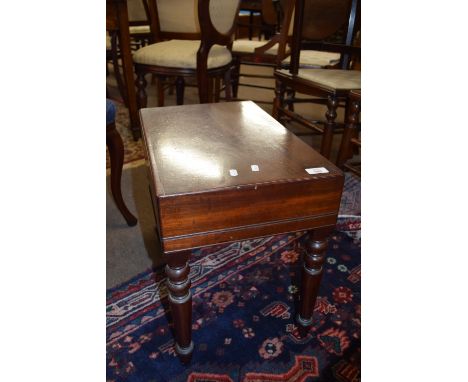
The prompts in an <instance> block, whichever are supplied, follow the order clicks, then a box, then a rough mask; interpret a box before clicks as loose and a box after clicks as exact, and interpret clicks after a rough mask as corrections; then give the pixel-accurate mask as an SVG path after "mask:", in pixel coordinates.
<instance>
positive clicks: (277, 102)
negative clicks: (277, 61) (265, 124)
mask: <svg viewBox="0 0 468 382" xmlns="http://www.w3.org/2000/svg"><path fill="white" fill-rule="evenodd" d="M285 91H286V86H285V85H284V84H283V83H282V82H281V81H278V80H276V83H275V99H274V100H273V112H272V115H273V118H274V119H276V120H277V121H279V120H280V117H281V114H280V112H281V110H282V109H283V108H284V93H285Z"/></svg>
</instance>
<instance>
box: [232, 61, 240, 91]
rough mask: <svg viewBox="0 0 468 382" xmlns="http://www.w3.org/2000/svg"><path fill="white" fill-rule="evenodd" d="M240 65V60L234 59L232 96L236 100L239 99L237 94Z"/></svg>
mask: <svg viewBox="0 0 468 382" xmlns="http://www.w3.org/2000/svg"><path fill="white" fill-rule="evenodd" d="M240 65H241V64H240V58H239V57H234V65H233V73H232V95H233V97H234V98H237V93H238V91H239V78H240Z"/></svg>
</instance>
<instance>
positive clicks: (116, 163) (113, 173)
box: [106, 100, 137, 226]
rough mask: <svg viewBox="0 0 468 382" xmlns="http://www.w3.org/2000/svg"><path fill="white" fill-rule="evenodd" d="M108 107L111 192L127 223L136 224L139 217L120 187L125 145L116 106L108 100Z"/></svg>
mask: <svg viewBox="0 0 468 382" xmlns="http://www.w3.org/2000/svg"><path fill="white" fill-rule="evenodd" d="M106 108H107V110H106V119H107V120H106V122H107V123H106V145H107V148H108V150H109V157H110V184H111V193H112V196H113V197H114V201H115V204H116V205H117V208H118V209H119V211H120V213H121V214H122V216H123V217H124V219H125V221H126V222H127V224H128V225H129V226H134V225H136V224H137V219H136V217H135V216H133V214H132V213H131V212H130V211H129V210H128V208H127V206H126V205H125V202H124V200H123V197H122V189H121V187H120V185H121V180H122V167H123V160H124V146H123V142H122V137H121V136H120V134H119V132H118V131H117V129H116V128H115V106H114V105H113V104H112V102H110V101H109V100H108V101H107V105H106Z"/></svg>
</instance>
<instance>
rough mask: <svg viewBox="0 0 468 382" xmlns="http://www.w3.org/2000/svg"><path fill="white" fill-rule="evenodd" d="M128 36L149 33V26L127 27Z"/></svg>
mask: <svg viewBox="0 0 468 382" xmlns="http://www.w3.org/2000/svg"><path fill="white" fill-rule="evenodd" d="M129 29H130V34H140V33H150V32H151V28H150V26H149V25H131V26H130V27H129Z"/></svg>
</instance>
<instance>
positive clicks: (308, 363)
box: [106, 232, 361, 382]
mask: <svg viewBox="0 0 468 382" xmlns="http://www.w3.org/2000/svg"><path fill="white" fill-rule="evenodd" d="M304 239H305V236H304V235H303V234H302V233H296V234H286V235H280V236H273V237H267V238H261V239H256V240H250V241H243V242H238V243H232V244H227V245H219V246H214V247H210V248H204V249H198V250H196V251H194V252H193V254H192V259H191V262H190V266H191V271H190V277H191V280H192V286H191V291H192V296H193V319H192V331H193V341H194V344H195V349H194V353H193V358H192V362H191V363H190V364H189V365H188V366H183V365H182V364H181V363H180V362H179V360H178V358H177V357H176V355H175V350H174V339H173V338H174V337H173V333H172V329H173V323H172V319H171V317H170V313H169V312H168V308H169V306H168V299H167V289H166V286H165V276H164V272H163V271H162V270H160V269H159V270H154V271H151V270H148V271H146V272H144V273H143V274H141V275H139V276H136V277H135V278H133V279H132V280H130V281H128V282H127V283H125V284H123V285H121V286H118V287H116V288H113V289H110V290H108V292H107V316H106V317H107V381H108V382H110V381H114V382H117V381H129V382H133V381H135V382H136V381H147V382H150V381H175V382H178V381H193V382H195V381H198V382H202V381H203V382H209V381H210V382H211V381H213V382H215V381H233V382H234V381H244V382H254V381H255V382H258V381H340V382H350V381H360V328H361V319H360V317H361V302H360V297H361V294H360V280H361V266H360V240H359V239H356V238H355V239H354V240H353V238H351V237H349V236H348V235H347V234H346V233H344V232H335V233H334V234H333V235H332V237H331V238H330V240H329V247H328V251H327V256H326V262H325V266H324V274H323V278H322V283H321V287H320V291H319V296H318V299H317V302H316V305H315V310H314V323H313V325H312V326H311V327H310V328H309V329H303V328H301V327H298V326H297V324H296V322H295V320H294V316H295V312H297V309H296V308H295V306H296V305H297V303H298V301H297V300H298V291H299V285H300V281H299V279H300V274H301V254H302V253H303V251H304Z"/></svg>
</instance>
